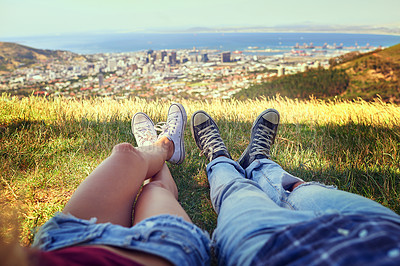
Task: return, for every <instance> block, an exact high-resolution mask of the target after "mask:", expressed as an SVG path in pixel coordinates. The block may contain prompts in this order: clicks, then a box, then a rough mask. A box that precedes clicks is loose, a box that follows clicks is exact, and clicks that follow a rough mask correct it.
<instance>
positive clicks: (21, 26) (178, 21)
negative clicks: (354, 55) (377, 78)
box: [0, 0, 400, 38]
mask: <svg viewBox="0 0 400 266" xmlns="http://www.w3.org/2000/svg"><path fill="white" fill-rule="evenodd" d="M399 14H400V0H379V1H366V0H301V1H299V0H273V1H271V0H200V1H198V0H195V1H194V0H139V1H138V0H107V1H104V0H0V38H1V37H13V36H40V35H62V34H71V33H85V32H97V33H101V32H135V31H151V30H154V29H156V30H157V29H158V30H164V29H174V30H177V29H182V30H185V29H189V28H192V27H211V28H212V27H273V26H281V25H299V24H307V23H313V24H322V25H386V24H396V25H400V15H399Z"/></svg>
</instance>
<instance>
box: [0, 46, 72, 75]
mask: <svg viewBox="0 0 400 266" xmlns="http://www.w3.org/2000/svg"><path fill="white" fill-rule="evenodd" d="M65 54H72V53H70V52H64V51H53V50H41V49H35V48H32V47H28V46H25V45H20V44H16V43H8V42H0V71H12V70H14V69H15V68H17V67H21V66H31V65H33V64H36V63H39V62H45V61H47V60H50V59H53V58H57V59H60V58H62V57H63V56H65Z"/></svg>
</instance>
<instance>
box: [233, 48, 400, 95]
mask: <svg viewBox="0 0 400 266" xmlns="http://www.w3.org/2000/svg"><path fill="white" fill-rule="evenodd" d="M330 63H331V66H332V67H331V68H330V69H328V70H324V69H311V70H308V71H306V72H304V73H297V74H294V75H286V76H283V77H280V78H276V79H273V80H270V81H268V82H265V83H262V84H260V85H254V86H252V87H250V88H249V89H247V90H242V91H241V92H239V93H237V94H236V95H235V97H236V98H238V99H247V98H257V97H262V96H264V97H273V96H275V95H276V94H279V95H281V96H283V97H289V98H293V99H294V98H300V99H308V98H309V97H311V96H314V97H317V98H319V99H333V98H334V97H338V98H340V99H347V100H351V99H357V98H362V99H364V100H367V101H373V100H374V99H375V98H377V97H379V98H380V99H381V100H383V101H385V102H394V103H400V44H398V45H395V46H393V47H390V48H387V49H385V50H377V51H374V52H370V53H367V54H360V53H358V52H352V53H348V54H345V55H343V56H340V57H337V58H332V59H331V60H330Z"/></svg>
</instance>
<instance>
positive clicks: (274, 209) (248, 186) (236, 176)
mask: <svg viewBox="0 0 400 266" xmlns="http://www.w3.org/2000/svg"><path fill="white" fill-rule="evenodd" d="M207 175H208V179H209V183H210V187H211V201H212V203H213V206H214V209H215V211H216V212H217V213H218V226H217V228H216V229H215V231H214V233H213V241H214V243H215V249H216V254H217V256H218V258H219V264H220V265H248V264H249V263H250V261H251V259H252V258H253V256H254V255H255V254H256V253H257V251H258V250H259V249H260V248H261V247H262V246H263V245H264V244H265V243H266V242H267V241H268V239H269V237H270V235H271V234H272V233H274V232H275V231H276V230H277V229H280V228H282V227H284V226H286V225H288V224H293V223H298V222H302V221H305V220H310V219H312V218H313V217H314V213H313V212H309V211H293V210H289V209H285V208H281V207H279V206H278V205H277V204H276V203H275V202H274V201H272V200H271V199H270V198H269V197H268V195H267V194H266V193H265V192H264V191H263V190H262V188H261V187H260V186H259V184H257V183H256V182H254V181H253V180H249V179H246V178H245V172H244V170H243V169H242V168H241V167H240V165H239V164H238V163H237V162H235V161H233V160H231V159H228V158H225V157H219V158H217V159H215V160H213V161H212V162H211V163H210V164H209V165H208V166H207Z"/></svg>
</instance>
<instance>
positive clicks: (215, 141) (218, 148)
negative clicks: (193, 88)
mask: <svg viewBox="0 0 400 266" xmlns="http://www.w3.org/2000/svg"><path fill="white" fill-rule="evenodd" d="M190 129H191V131H192V135H193V138H194V140H195V142H196V145H197V147H199V149H200V150H201V153H203V154H204V155H205V156H206V157H207V159H208V160H210V161H212V160H214V159H215V158H217V157H219V156H226V157H228V158H231V155H230V154H229V152H228V149H227V148H226V146H225V144H224V142H223V141H222V139H221V135H220V134H219V129H218V126H217V124H216V123H215V122H214V120H213V119H212V118H211V116H209V115H208V114H207V113H206V112H204V111H197V112H195V113H194V114H193V116H192V121H191V127H190Z"/></svg>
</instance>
